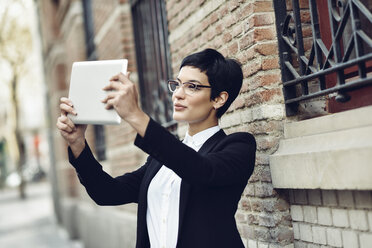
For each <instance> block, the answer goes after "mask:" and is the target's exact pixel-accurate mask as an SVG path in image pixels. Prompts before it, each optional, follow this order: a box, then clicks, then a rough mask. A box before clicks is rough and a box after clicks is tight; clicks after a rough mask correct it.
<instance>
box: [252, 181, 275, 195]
mask: <svg viewBox="0 0 372 248" xmlns="http://www.w3.org/2000/svg"><path fill="white" fill-rule="evenodd" d="M255 192H256V196H257V197H268V196H274V195H276V192H275V190H274V187H273V185H272V184H271V183H256V184H255Z"/></svg>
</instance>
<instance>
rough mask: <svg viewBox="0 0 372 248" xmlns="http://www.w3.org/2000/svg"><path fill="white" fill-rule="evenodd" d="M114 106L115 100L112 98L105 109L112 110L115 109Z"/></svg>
mask: <svg viewBox="0 0 372 248" xmlns="http://www.w3.org/2000/svg"><path fill="white" fill-rule="evenodd" d="M114 104H115V99H114V98H111V99H109V100H107V102H106V106H105V108H106V109H112V108H113V107H114Z"/></svg>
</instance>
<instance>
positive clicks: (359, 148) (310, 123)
mask: <svg viewBox="0 0 372 248" xmlns="http://www.w3.org/2000/svg"><path fill="white" fill-rule="evenodd" d="M270 169H271V175H272V181H273V185H274V187H276V188H294V189H296V188H302V189H317V188H320V189H339V190H343V189H350V190H370V189H372V180H371V178H372V106H369V107H364V108H359V109H356V110H351V111H345V112H342V113H337V114H333V115H329V116H323V117H319V118H313V119H310V120H305V121H300V122H293V123H286V124H285V133H284V139H283V140H281V142H280V145H279V149H278V151H277V152H276V153H275V154H273V155H272V156H270Z"/></svg>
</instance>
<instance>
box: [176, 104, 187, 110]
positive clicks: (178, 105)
mask: <svg viewBox="0 0 372 248" xmlns="http://www.w3.org/2000/svg"><path fill="white" fill-rule="evenodd" d="M185 108H186V106H184V105H181V104H175V105H174V110H176V111H182V110H184V109H185Z"/></svg>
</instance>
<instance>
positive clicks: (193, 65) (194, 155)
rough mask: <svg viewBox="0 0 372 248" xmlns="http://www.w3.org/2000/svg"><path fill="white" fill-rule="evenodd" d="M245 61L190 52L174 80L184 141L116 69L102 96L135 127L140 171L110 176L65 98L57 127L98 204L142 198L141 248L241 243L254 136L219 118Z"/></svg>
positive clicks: (235, 90)
mask: <svg viewBox="0 0 372 248" xmlns="http://www.w3.org/2000/svg"><path fill="white" fill-rule="evenodd" d="M242 80H243V74H242V70H241V68H240V65H239V64H238V63H237V62H236V61H234V60H231V59H225V58H224V57H223V56H222V55H221V54H220V53H218V52H217V51H215V50H213V49H206V50H204V51H202V52H199V53H195V54H192V55H189V56H187V57H186V58H185V59H184V60H183V61H182V63H181V66H180V71H179V74H178V77H177V79H175V80H169V81H168V86H169V89H170V91H171V92H173V95H172V101H173V111H174V112H173V118H174V119H175V120H176V121H178V122H185V123H187V124H188V131H187V134H186V136H185V139H184V140H183V141H179V140H178V139H176V138H175V137H174V136H173V135H172V134H170V133H169V132H168V131H167V130H165V129H164V128H163V127H162V126H160V125H159V124H158V123H156V122H155V121H154V120H152V119H151V118H150V117H149V116H148V115H147V114H145V113H144V112H143V111H142V110H141V109H140V107H139V106H138V97H137V95H138V94H137V90H136V87H135V85H134V84H133V83H132V82H131V81H130V80H129V76H128V75H127V76H125V75H123V74H119V75H116V76H114V77H113V78H112V79H111V81H110V84H109V85H108V86H106V87H105V88H104V90H108V91H112V92H111V93H109V94H108V95H107V97H106V98H105V99H103V100H102V102H103V103H105V104H106V108H107V109H111V108H114V109H115V110H116V112H117V113H118V114H119V115H120V117H121V118H122V119H123V120H125V121H126V122H128V123H129V124H130V125H131V126H132V127H133V128H134V129H135V130H136V132H137V133H138V134H137V137H136V139H135V142H134V144H135V145H136V146H138V147H139V148H141V149H142V150H143V151H144V152H146V153H148V154H149V157H148V158H147V161H146V163H145V164H144V165H143V166H142V167H140V168H139V169H138V170H136V171H134V172H131V173H126V174H124V175H122V176H119V177H116V178H112V177H111V176H110V175H108V174H106V173H105V172H104V171H103V170H102V166H101V165H100V164H99V163H98V162H97V160H96V159H95V158H94V156H93V155H92V152H91V150H90V149H89V146H88V144H87V143H86V141H85V136H84V133H85V130H86V125H74V124H73V123H72V122H71V120H70V119H68V117H67V114H68V113H71V114H76V112H75V111H74V109H73V105H72V103H71V102H70V101H69V100H68V99H67V98H62V99H61V105H60V108H61V116H60V117H59V118H58V121H57V127H58V128H59V130H60V132H61V134H62V136H63V137H64V139H65V140H66V141H67V143H68V145H69V149H68V151H69V160H70V163H71V164H72V165H73V166H74V167H75V169H76V171H77V174H78V177H79V180H80V182H81V183H82V184H83V185H84V186H85V188H86V190H87V192H88V194H89V195H90V197H91V198H92V199H93V200H94V201H95V202H96V203H97V204H98V205H120V204H125V203H131V202H136V203H138V216H137V243H136V247H137V248H144V247H152V248H156V247H167V248H175V247H177V248H184V247H187V248H198V247H200V248H208V247H211V248H212V247H213V248H218V247H221V248H226V247H239V248H240V247H244V245H243V243H242V240H241V238H240V235H239V233H238V230H237V227H236V222H235V218H234V215H235V212H236V209H237V205H238V202H239V200H240V196H241V194H242V192H243V190H244V188H245V186H246V184H247V181H248V179H249V177H250V175H251V174H252V172H253V168H254V163H255V151H256V143H255V139H254V138H253V136H252V135H251V134H249V133H234V134H231V135H226V134H225V133H224V132H223V130H222V129H220V127H219V126H218V119H219V118H220V117H221V116H222V115H223V114H224V113H225V112H226V110H227V109H228V108H229V106H230V105H231V103H232V102H233V101H234V99H235V98H236V97H237V95H238V94H239V91H240V88H241V85H242Z"/></svg>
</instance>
